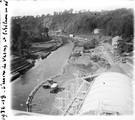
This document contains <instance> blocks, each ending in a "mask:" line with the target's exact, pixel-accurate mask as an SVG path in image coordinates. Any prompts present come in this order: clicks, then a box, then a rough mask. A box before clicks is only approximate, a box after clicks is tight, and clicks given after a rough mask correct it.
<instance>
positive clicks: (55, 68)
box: [11, 42, 74, 111]
mask: <svg viewBox="0 0 135 120" xmlns="http://www.w3.org/2000/svg"><path fill="white" fill-rule="evenodd" d="M73 47H74V44H73V43H72V42H70V43H68V44H66V45H64V46H62V47H60V48H59V49H57V50H56V51H54V52H52V53H51V54H50V55H49V56H48V57H47V58H46V59H44V60H41V61H40V62H37V63H36V65H35V66H34V67H33V68H32V69H31V70H29V71H28V72H26V73H25V74H24V75H23V76H22V77H20V78H18V79H17V80H15V81H13V82H12V83H11V86H12V92H11V99H12V101H11V102H12V109H14V110H21V111H26V108H27V106H26V104H25V103H26V101H27V98H28V95H29V94H30V93H31V91H32V90H33V89H34V87H35V86H37V85H38V84H39V83H41V82H42V81H46V80H47V79H49V78H53V77H55V76H57V75H60V74H62V72H63V67H64V66H65V65H66V64H67V61H68V58H69V56H70V54H71V52H72V49H73Z"/></svg>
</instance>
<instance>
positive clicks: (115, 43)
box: [112, 36, 122, 48]
mask: <svg viewBox="0 0 135 120" xmlns="http://www.w3.org/2000/svg"><path fill="white" fill-rule="evenodd" d="M118 40H122V38H121V37H120V36H116V37H114V38H112V46H113V47H114V48H117V45H118Z"/></svg>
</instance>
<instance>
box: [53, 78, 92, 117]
mask: <svg viewBox="0 0 135 120" xmlns="http://www.w3.org/2000/svg"><path fill="white" fill-rule="evenodd" d="M92 83H93V81H92V82H87V81H85V80H84V79H81V78H76V79H75V80H74V82H73V83H68V84H67V85H66V87H65V88H66V89H65V90H64V91H63V92H62V93H61V94H58V95H57V96H56V98H55V107H56V108H57V109H58V110H59V115H75V114H78V112H79V110H80V108H81V106H82V104H83V101H84V99H85V97H86V96H87V93H88V92H89V90H90V88H91V85H92Z"/></svg>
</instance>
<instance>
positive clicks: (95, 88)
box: [55, 72, 133, 115]
mask: <svg viewBox="0 0 135 120" xmlns="http://www.w3.org/2000/svg"><path fill="white" fill-rule="evenodd" d="M73 81H74V82H73V83H71V84H67V85H66V84H65V88H66V89H65V90H64V91H63V92H61V93H58V94H57V95H56V100H55V107H56V108H57V109H58V110H59V115H132V114H133V94H132V80H131V79H130V78H129V77H127V76H126V75H124V74H121V73H117V72H105V73H102V74H101V75H98V76H94V77H89V78H87V79H82V78H76V80H73Z"/></svg>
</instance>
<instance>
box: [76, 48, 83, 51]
mask: <svg viewBox="0 0 135 120" xmlns="http://www.w3.org/2000/svg"><path fill="white" fill-rule="evenodd" d="M74 51H83V47H75V48H74Z"/></svg>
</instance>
